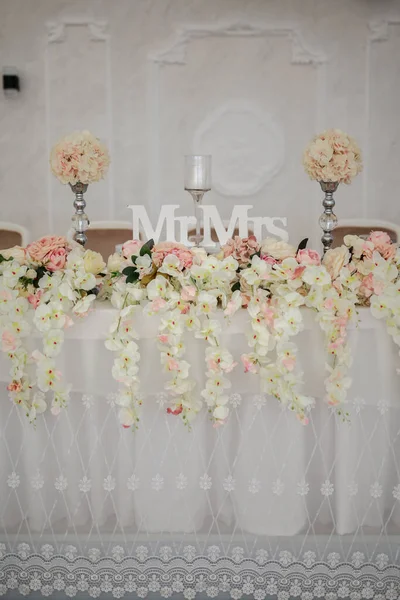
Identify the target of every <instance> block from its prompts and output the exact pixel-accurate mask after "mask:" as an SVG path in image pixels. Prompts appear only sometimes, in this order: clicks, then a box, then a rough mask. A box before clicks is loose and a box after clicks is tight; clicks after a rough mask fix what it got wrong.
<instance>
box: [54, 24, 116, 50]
mask: <svg viewBox="0 0 400 600" xmlns="http://www.w3.org/2000/svg"><path fill="white" fill-rule="evenodd" d="M67 27H87V29H88V34H89V40H91V41H92V42H96V41H101V42H106V41H108V38H109V35H108V33H107V23H106V22H105V21H93V20H87V19H67V20H62V21H57V22H54V21H49V22H48V23H46V29H47V42H48V43H50V44H51V43H53V42H65V40H66V36H67Z"/></svg>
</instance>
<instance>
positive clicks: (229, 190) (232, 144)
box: [194, 100, 285, 197]
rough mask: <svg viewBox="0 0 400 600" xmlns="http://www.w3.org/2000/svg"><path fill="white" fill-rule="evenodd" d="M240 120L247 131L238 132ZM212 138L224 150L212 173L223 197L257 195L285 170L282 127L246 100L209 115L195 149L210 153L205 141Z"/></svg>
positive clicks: (201, 126) (201, 129) (196, 140)
mask: <svg viewBox="0 0 400 600" xmlns="http://www.w3.org/2000/svg"><path fill="white" fill-rule="evenodd" d="M238 117H239V120H241V124H242V126H243V125H244V126H245V128H246V131H238V130H237V128H236V129H235V123H237V122H238V119H237V118H238ZM247 132H248V133H247ZM210 136H211V138H212V139H213V140H214V142H213V144H211V145H212V146H215V145H216V144H218V145H219V148H220V150H221V152H220V164H219V165H218V164H215V167H216V168H215V169H214V173H213V188H214V189H215V190H217V192H219V193H220V194H222V195H226V196H234V197H239V196H250V195H252V194H256V193H257V192H258V191H260V190H261V189H262V188H263V187H264V186H265V185H266V184H267V183H268V182H269V181H271V179H272V178H273V177H275V175H277V174H278V173H279V172H280V170H281V169H282V167H283V164H284V160H285V138H284V133H283V130H282V127H281V126H280V125H279V124H278V123H277V122H276V121H275V120H274V118H273V116H272V115H270V114H268V113H265V112H263V111H262V110H260V109H259V108H257V107H256V106H254V105H250V104H249V103H248V102H246V101H245V100H244V101H236V102H233V101H232V102H227V103H226V104H224V105H223V106H221V107H219V108H218V109H217V110H215V111H213V112H212V113H211V114H209V115H207V117H206V118H205V119H204V121H203V122H202V123H201V124H200V126H199V127H198V128H197V130H196V133H195V136H194V147H195V148H198V149H199V151H200V152H203V148H205V149H204V153H208V149H207V141H206V140H210ZM205 138H206V139H205ZM214 138H215V139H214ZM250 139H251V147H250V146H249V143H248V140H250ZM208 143H210V142H209V141H208ZM205 146H206V147H205ZM249 153H251V157H249ZM249 166H250V169H251V174H250V173H249V172H248V169H249Z"/></svg>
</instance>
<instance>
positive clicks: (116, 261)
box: [107, 252, 126, 273]
mask: <svg viewBox="0 0 400 600" xmlns="http://www.w3.org/2000/svg"><path fill="white" fill-rule="evenodd" d="M125 262H126V261H125V260H124V259H123V258H122V256H121V255H120V254H118V252H115V254H111V256H110V257H109V258H108V263H107V269H108V270H109V271H110V273H113V272H116V271H118V272H121V271H122V269H123V268H124V263H125Z"/></svg>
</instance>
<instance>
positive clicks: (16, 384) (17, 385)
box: [7, 379, 22, 392]
mask: <svg viewBox="0 0 400 600" xmlns="http://www.w3.org/2000/svg"><path fill="white" fill-rule="evenodd" d="M7 389H8V391H9V392H20V391H21V390H22V385H21V382H20V381H15V379H14V381H12V382H11V383H9V384H8V386H7Z"/></svg>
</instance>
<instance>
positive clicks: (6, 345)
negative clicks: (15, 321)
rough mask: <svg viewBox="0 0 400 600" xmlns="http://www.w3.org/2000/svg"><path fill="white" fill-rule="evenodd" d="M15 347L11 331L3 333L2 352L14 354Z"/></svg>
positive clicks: (14, 339)
mask: <svg viewBox="0 0 400 600" xmlns="http://www.w3.org/2000/svg"><path fill="white" fill-rule="evenodd" d="M16 347H17V338H16V337H15V335H14V334H13V333H11V331H3V333H2V334H1V349H2V350H3V352H14V350H15V349H16Z"/></svg>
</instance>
